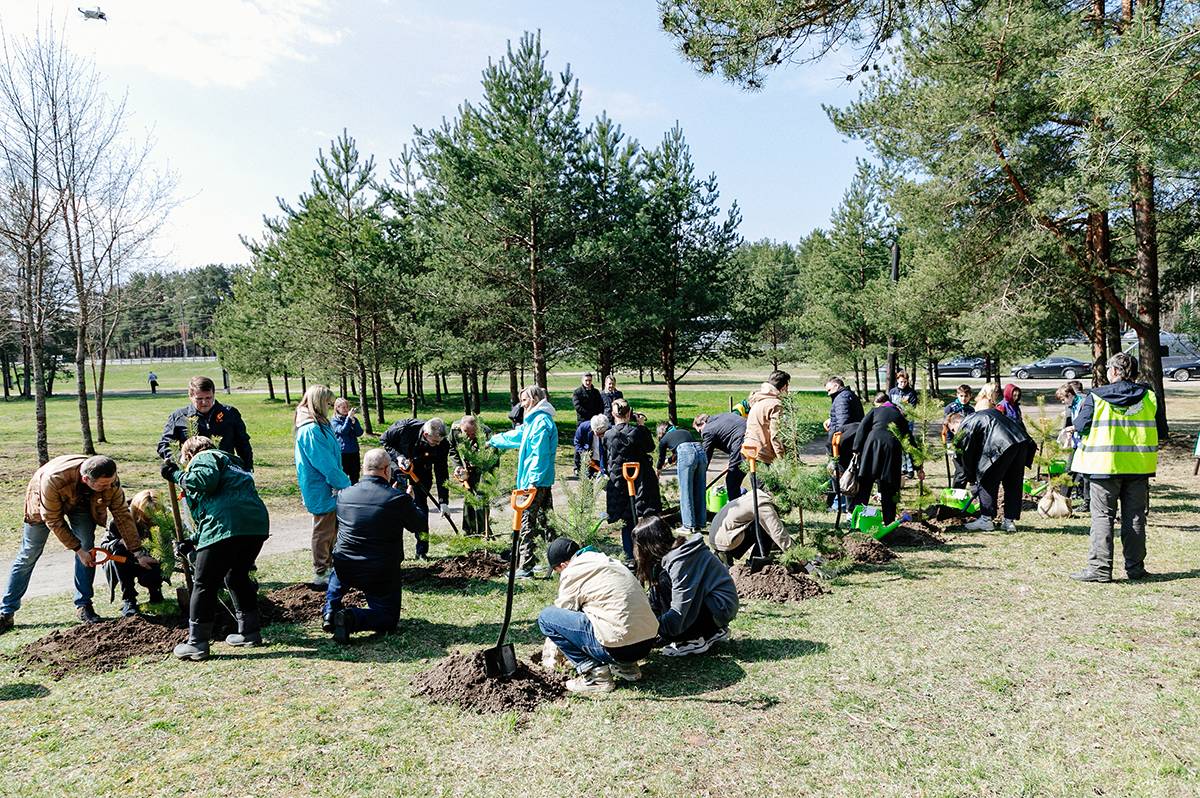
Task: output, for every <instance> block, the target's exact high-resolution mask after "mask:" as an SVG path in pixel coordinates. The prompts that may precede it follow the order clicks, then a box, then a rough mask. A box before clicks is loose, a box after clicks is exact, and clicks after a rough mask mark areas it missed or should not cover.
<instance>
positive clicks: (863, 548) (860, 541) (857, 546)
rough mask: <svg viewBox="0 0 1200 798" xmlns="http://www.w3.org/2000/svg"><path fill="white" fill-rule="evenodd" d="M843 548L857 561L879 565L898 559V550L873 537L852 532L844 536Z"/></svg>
mask: <svg viewBox="0 0 1200 798" xmlns="http://www.w3.org/2000/svg"><path fill="white" fill-rule="evenodd" d="M842 548H843V549H845V551H846V556H847V557H849V558H850V559H851V560H853V561H854V562H856V563H863V564H867V565H877V564H879V563H885V562H891V561H892V560H894V559H896V552H894V551H892V550H891V549H889V548H888V547H887V546H885V545H883V544H882V543H880V542H879V541H878V540H876V539H875V538H873V537H868V536H867V535H860V534H858V533H851V534H849V535H846V537H844V538H842Z"/></svg>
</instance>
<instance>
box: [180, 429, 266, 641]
mask: <svg viewBox="0 0 1200 798" xmlns="http://www.w3.org/2000/svg"><path fill="white" fill-rule="evenodd" d="M179 462H180V463H182V464H183V469H182V470H181V469H180V467H179V466H177V465H175V462H174V461H172V460H164V461H163V465H162V475H163V478H164V479H166V480H167V481H168V482H171V483H174V484H176V485H179V487H181V488H183V497H184V499H185V500H186V501H187V506H188V512H189V513H191V516H192V521H193V522H195V524H196V538H195V539H194V540H193V541H191V543H192V546H194V550H195V553H196V562H195V575H194V577H193V583H194V587H193V589H192V602H191V607H190V608H189V609H190V618H189V621H188V640H187V642H186V643H180V644H179V645H177V646H175V656H176V657H178V658H179V659H190V660H203V659H208V643H209V640H211V639H212V631H213V619H214V617H215V615H216V612H217V600H218V594H219V593H220V591H221V584H222V582H223V583H224V584H225V587H227V588H229V597H230V599H232V600H233V611H234V616H235V617H236V619H237V632H236V633H234V634H230V635H229V636H228V637H226V638H225V642H226V643H228V644H229V645H231V646H257V645H261V644H262V632H261V631H260V629H261V627H260V625H259V617H258V585H257V584H255V582H254V580H253V579H251V578H250V572H251V571H253V570H254V561H255V559H257V558H258V553H259V552H260V551H261V550H262V547H263V543H265V542H266V540H267V536H268V535H269V534H270V526H271V520H270V516H268V514H267V506H266V505H265V504H263V501H262V499H260V498H259V496H258V489H257V488H256V487H255V486H254V477H252V476H251V475H250V472H249V471H247V470H246V469H244V468H242V467H241V466H240V465H238V461H237V460H235V459H234V458H233V457H232V456H231V455H229V454H227V453H225V452H223V451H221V450H220V449H218V448H217V445H216V444H215V443H214V442H213V440H212V438H206V437H204V436H203V435H197V436H195V437H192V438H188V439H187V440H186V441H184V442H183V445H182V446H181V447H180V448H179ZM187 548H189V549H190V548H192V547H191V546H189V547H187ZM181 551H182V552H183V554H184V556H187V552H186V551H183V550H182V549H181Z"/></svg>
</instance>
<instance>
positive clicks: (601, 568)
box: [538, 538, 658, 693]
mask: <svg viewBox="0 0 1200 798" xmlns="http://www.w3.org/2000/svg"><path fill="white" fill-rule="evenodd" d="M546 558H547V560H548V561H549V564H550V568H551V569H552V570H553V571H554V572H555V573H557V574H558V575H559V585H558V598H557V599H555V600H554V606H553V607H547V608H546V609H544V610H542V611H541V613H540V614H539V615H538V627H539V628H540V629H541V630H542V634H544V635H545V636H546V637H548V638H549V639H550V640H551V641H552V642H553V643H554V644H555V645H556V646H558V649H559V651H561V652H562V654H563V656H565V657H566V658H567V660H568V661H569V662H570V663H571V664H572V665H574V666H575V670H576V672H577V673H578V676H576V678H574V679H571V680H569V681H568V682H567V689H568V690H570V691H571V692H573V693H607V692H611V691H612V689H613V688H614V687H615V686H616V685H615V684H614V681H613V679H614V677H615V678H618V679H624V680H626V681H630V682H636V681H637V680H639V679H641V678H642V671H641V669H640V668H639V667H638V664H637V663H638V660H640V659H643V658H645V657H646V656H647V655H649V653H650V649H651V648H653V646H654V643H655V641H656V640H657V639H658V618H657V617H656V616H655V615H654V610H652V609H651V608H650V602H649V600H647V598H646V594H645V593H644V592H643V591H642V586H641V585H640V584H638V581H637V578H636V577H634V575H633V574H632V573H631V572H630V570H629V569H628V568H626V567H625V566H624V565H622V564H621V563H620V562H618V561H617V560H614V559H613V558H612V557H609V556H608V555H606V554H602V553H601V552H598V551H596V550H595V549H593V548H592V547H590V546H588V547H586V548H583V549H580V548H579V544H578V543H576V542H575V541H573V540H571V539H570V538H558V539H557V540H555V541H554V542H553V543H551V544H550V546H549V547H548V548H547V549H546Z"/></svg>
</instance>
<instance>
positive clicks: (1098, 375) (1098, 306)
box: [1088, 277, 1108, 387]
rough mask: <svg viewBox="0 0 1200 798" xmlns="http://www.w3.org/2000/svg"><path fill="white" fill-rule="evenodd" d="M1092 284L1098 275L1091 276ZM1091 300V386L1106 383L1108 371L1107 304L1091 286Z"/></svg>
mask: <svg viewBox="0 0 1200 798" xmlns="http://www.w3.org/2000/svg"><path fill="white" fill-rule="evenodd" d="M1092 282H1093V284H1095V283H1098V282H1100V278H1099V277H1093V278H1092ZM1091 294H1092V296H1091V301H1092V323H1091V329H1090V330H1089V331H1088V337H1089V338H1090V339H1091V342H1092V386H1093V387H1096V386H1100V385H1106V384H1107V383H1108V372H1107V370H1106V369H1105V363H1106V362H1107V361H1108V357H1107V356H1106V353H1105V351H1104V350H1105V347H1106V342H1105V335H1104V328H1105V326H1106V319H1107V316H1108V311H1107V306H1106V305H1105V304H1104V297H1102V296H1101V295H1100V292H1099V291H1097V290H1095V288H1094V287H1093V289H1092V292H1091Z"/></svg>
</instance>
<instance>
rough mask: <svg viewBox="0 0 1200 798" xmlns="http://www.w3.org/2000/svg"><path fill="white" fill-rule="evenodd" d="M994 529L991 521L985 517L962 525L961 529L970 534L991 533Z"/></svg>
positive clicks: (982, 516)
mask: <svg viewBox="0 0 1200 798" xmlns="http://www.w3.org/2000/svg"><path fill="white" fill-rule="evenodd" d="M995 528H996V525H995V524H994V523H993V522H992V519H990V518H988V517H987V516H986V515H981V516H979V517H978V518H976V519H975V520H974V521H972V522H970V523H969V524H963V529H969V530H971V531H972V532H991V531H992V530H994V529H995Z"/></svg>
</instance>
